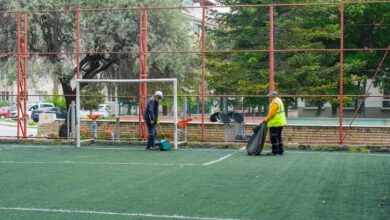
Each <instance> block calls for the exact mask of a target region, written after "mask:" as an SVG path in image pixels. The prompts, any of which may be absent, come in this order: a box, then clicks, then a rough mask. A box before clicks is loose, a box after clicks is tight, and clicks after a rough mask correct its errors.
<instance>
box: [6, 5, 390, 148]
mask: <svg viewBox="0 0 390 220" xmlns="http://www.w3.org/2000/svg"><path fill="white" fill-rule="evenodd" d="M194 2H195V3H194ZM199 2H203V1H193V2H192V3H191V4H190V6H189V5H188V4H186V5H181V4H179V5H178V4H172V5H168V6H167V5H147V6H145V7H134V8H132V7H123V6H120V7H115V8H104V7H101V6H100V5H96V6H93V7H92V6H91V7H90V8H88V7H84V8H83V7H77V8H75V7H70V8H72V9H68V8H69V7H65V6H64V8H60V9H55V10H53V9H36V8H29V7H26V8H24V9H23V10H20V9H18V8H17V9H15V10H10V9H9V8H4V9H3V11H1V12H0V16H1V20H0V22H1V23H2V25H1V27H0V45H1V46H0V62H1V65H2V68H1V70H0V71H1V81H0V85H1V87H0V88H1V91H0V92H1V93H0V104H1V106H3V107H2V108H1V110H0V117H1V119H0V122H1V123H0V136H1V137H0V138H1V139H3V138H4V139H6V138H19V139H20V138H23V139H25V138H61V137H63V138H67V137H66V135H67V133H66V132H64V131H63V132H62V133H63V134H60V133H61V131H60V130H61V128H60V127H61V126H60V125H61V124H62V123H65V124H66V123H67V122H66V121H67V120H68V116H65V115H67V114H68V113H67V112H68V110H69V105H70V103H71V102H72V101H75V97H76V96H75V95H76V89H75V80H76V79H77V78H80V79H81V78H83V79H91V78H100V79H109V78H110V79H143V78H177V79H178V81H179V97H180V99H179V112H180V114H181V116H182V119H183V120H184V121H188V124H187V123H183V124H182V125H184V124H185V126H183V127H182V129H183V133H185V136H186V138H188V140H189V141H203V142H208V141H225V142H232V141H233V142H234V141H245V140H246V139H247V137H248V135H251V128H252V127H253V126H255V125H256V124H258V123H260V122H261V121H262V119H263V118H264V117H265V116H266V115H267V113H268V108H269V107H268V106H269V98H268V97H266V94H267V93H268V91H269V90H277V91H278V92H279V94H280V97H281V98H282V100H283V102H284V105H285V107H286V108H285V109H286V115H287V124H288V125H287V127H286V129H285V136H286V138H285V139H286V141H287V142H291V143H298V144H311V143H327V144H329V143H331V144H342V143H346V144H348V143H354V144H355V143H356V144H359V143H360V144H382V143H386V142H388V141H389V139H388V137H387V136H388V127H389V124H390V122H389V119H388V118H389V116H390V96H389V95H390V76H389V74H390V73H389V68H390V67H389V65H390V63H389V59H388V54H387V53H388V49H389V46H390V45H389V42H390V35H389V34H388V33H389V27H390V15H389V13H388V12H389V11H390V3H389V2H386V1H370V2H359V3H323V4H256V5H255V4H253V5H243V4H242V5H224V4H222V3H223V1H217V2H220V3H219V4H217V3H216V2H213V1H210V2H209V1H206V3H207V4H205V5H202V4H201V3H199ZM187 3H188V2H187ZM31 7H32V6H31ZM42 7H43V6H42ZM98 7H101V8H98ZM26 42H27V44H26ZM85 88H86V89H89V90H88V95H85V96H84V100H93V99H92V98H91V99H90V98H89V97H93V96H97V97H100V100H99V101H98V102H99V103H94V104H96V106H95V107H94V109H95V110H94V111H98V110H99V109H100V110H102V111H103V109H105V110H107V111H109V108H111V111H115V110H112V109H115V108H113V106H114V104H115V97H114V95H115V91H114V87H112V86H111V87H110V86H103V87H102V88H92V86H91V87H89V86H88V85H86V86H85ZM155 90H162V91H164V93H165V94H166V95H167V97H169V96H171V95H172V90H171V89H170V88H169V87H166V86H164V85H162V86H155V85H149V84H148V85H147V89H145V88H144V89H142V88H141V87H134V86H133V87H131V88H120V89H119V91H120V93H122V94H119V97H127V98H126V99H123V100H122V101H123V102H122V101H121V102H119V103H117V104H119V106H121V107H120V108H119V109H120V113H119V115H121V117H122V119H123V120H129V121H134V123H135V125H137V123H139V121H137V120H139V118H137V117H131V115H134V114H139V112H140V109H142V106H143V105H144V104H145V101H144V100H145V99H146V98H147V97H149V96H150V95H151V94H152V93H153V91H155ZM96 94H99V95H96ZM81 95H83V94H81ZM82 97H83V96H82ZM129 97H132V98H129ZM45 104H46V106H45ZM32 106H35V107H32ZM126 106H127V107H126ZM52 107H59V108H58V109H54V110H55V111H59V113H58V114H57V113H53V112H50V113H52V114H54V115H56V116H55V117H54V118H60V120H57V121H56V122H53V120H54V119H53V118H47V117H46V118H45V119H44V120H45V123H43V122H42V121H41V122H39V120H38V121H37V120H34V118H33V117H38V119H39V116H36V115H34V116H33V110H37V109H39V110H40V111H41V112H39V114H40V113H44V115H45V113H49V111H51V110H53V109H51V110H48V108H52ZM140 107H141V108H140ZM34 108H35V109H34ZM41 108H43V109H41ZM45 108H47V109H46V110H45ZM171 108H172V106H171V105H170V102H169V101H165V102H163V107H162V109H161V111H162V115H163V117H165V122H166V123H167V125H166V126H167V129H169V126H168V124H169V123H171V122H169V116H171V115H172V109H171ZM54 110H53V111H54ZM122 110H123V111H122ZM91 111H92V109H91ZM3 112H4V114H3ZM35 113H37V112H35ZM133 113H134V114H133ZM39 114H37V115H39ZM61 114H62V115H61ZM108 114H110V115H111V116H112V114H113V112H109V113H108ZM46 115H47V114H46ZM41 117H42V118H43V116H41ZM126 118H127V119H126ZM105 120H113V121H115V120H116V119H115V117H114V118H112V117H108V118H106V119H105ZM49 122H50V123H56V124H55V125H53V126H49V124H50V123H49ZM86 126H89V125H86ZM374 128H378V129H379V130H380V129H384V130H381V131H378V130H372V131H371V130H370V131H368V130H367V129H374ZM134 129H135V130H134V132H133V133H132V134H131V135H133V136H134V137H139V128H136V126H135V127H134ZM137 129H138V131H137V132H138V133H137V132H136V130H137ZM364 129H366V130H364ZM386 129H387V130H386ZM184 130H185V131H184ZM49 131H50V132H49ZM45 132H46V133H45ZM370 132H372V133H377V134H378V135H376V136H375V137H370V138H365V137H367V136H365V135H363V134H364V133H367V134H368V135H370V134H371V133H370ZM130 133H131V132H130ZM136 133H137V135H136ZM382 133H383V134H382ZM386 135H387V136H386ZM133 136H132V137H133Z"/></svg>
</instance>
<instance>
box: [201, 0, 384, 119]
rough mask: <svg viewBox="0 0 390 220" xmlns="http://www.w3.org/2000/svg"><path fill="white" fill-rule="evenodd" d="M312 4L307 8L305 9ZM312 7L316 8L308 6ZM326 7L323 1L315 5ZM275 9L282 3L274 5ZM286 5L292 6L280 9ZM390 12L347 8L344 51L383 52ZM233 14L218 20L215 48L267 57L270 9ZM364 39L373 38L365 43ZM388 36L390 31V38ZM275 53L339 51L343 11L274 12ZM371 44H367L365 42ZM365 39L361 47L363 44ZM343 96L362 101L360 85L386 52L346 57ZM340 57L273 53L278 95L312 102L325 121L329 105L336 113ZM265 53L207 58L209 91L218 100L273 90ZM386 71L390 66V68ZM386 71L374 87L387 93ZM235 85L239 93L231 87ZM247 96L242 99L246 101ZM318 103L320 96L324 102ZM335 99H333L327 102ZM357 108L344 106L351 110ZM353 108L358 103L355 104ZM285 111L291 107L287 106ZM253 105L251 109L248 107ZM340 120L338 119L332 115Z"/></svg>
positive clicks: (242, 0)
mask: <svg viewBox="0 0 390 220" xmlns="http://www.w3.org/2000/svg"><path fill="white" fill-rule="evenodd" d="M219 2H220V3H222V4H242V5H246V4H267V3H271V1H263V0H238V1H237V0H235V1H231V0H219ZM307 2H309V1H307ZM310 2H311V3H313V1H310ZM317 2H324V1H317ZM272 3H278V2H276V1H272ZM282 3H295V2H294V1H283V2H282ZM389 7H390V5H389V4H356V5H353V4H352V5H347V6H346V8H345V31H344V32H345V37H344V38H345V47H346V48H363V47H367V48H386V47H388V45H386V44H388V43H389V42H390V41H389V35H388V34H386V30H388V29H386V27H387V26H386V24H388V23H389V21H388V19H390V16H389ZM230 9H231V10H230V11H229V12H227V13H226V12H225V13H218V12H214V15H213V16H215V17H217V18H218V21H219V23H218V27H217V28H215V29H214V30H212V31H210V32H211V34H212V36H213V37H214V38H215V48H217V49H220V48H222V49H227V50H251V49H252V50H254V49H268V48H269V45H268V42H269V37H268V35H269V7H261V6H258V7H232V8H230ZM364 26H367V27H365V28H361V27H364ZM367 33H370V34H369V35H368V36H367ZM387 33H388V31H387ZM274 35H275V41H274V42H275V48H276V49H290V50H294V49H305V48H308V49H310V48H314V49H318V50H321V49H338V48H339V46H340V43H339V42H340V8H339V5H310V6H297V7H291V6H290V7H287V6H275V7H274ZM367 37H368V39H367ZM363 39H364V40H363ZM344 56H345V59H344V78H343V80H344V82H343V87H344V94H347V95H360V94H363V93H364V91H362V89H361V84H363V83H364V82H365V80H366V79H368V78H370V77H372V72H373V71H374V69H375V67H376V66H377V65H378V63H379V61H380V58H381V56H383V52H371V53H367V52H354V53H351V52H350V53H345V55H344ZM339 61H340V56H339V52H338V51H337V50H336V51H335V52H330V51H326V52H286V53H278V52H275V88H276V89H277V90H278V91H279V92H280V93H282V94H291V95H308V96H306V97H305V100H306V101H307V102H310V103H312V104H314V105H315V106H317V109H318V110H317V115H320V114H321V109H322V106H323V105H324V103H326V102H330V103H331V104H332V106H333V109H336V108H337V107H338V105H339V101H338V97H337V95H338V94H339V90H340V85H339V68H340V64H339ZM268 62H269V57H268V53H263V54H261V53H257V52H246V53H240V54H237V53H235V54H233V55H230V54H229V55H226V54H217V55H213V56H210V60H209V62H208V65H209V67H210V72H211V74H212V76H210V77H208V79H209V86H210V89H213V90H214V91H216V93H218V94H237V93H238V94H247V95H250V94H266V92H267V90H268V72H269V69H268V66H269V65H268ZM387 64H388V62H387ZM387 67H388V65H387ZM388 69H389V68H387V69H386V68H383V69H382V71H381V72H380V75H379V77H378V78H376V79H375V82H376V84H377V85H381V86H386V85H388V83H386V79H387V80H388V79H389V73H388ZM233 84H234V85H235V86H233ZM243 91H245V93H241V92H243ZM313 95H323V96H322V97H321V98H318V97H313ZM329 95H333V96H329ZM353 101H354V100H353V99H352V98H350V97H346V98H344V100H343V102H344V103H345V104H347V105H349V104H351V103H352V102H353ZM355 101H356V100H355ZM288 103H294V100H292V99H287V104H288ZM247 104H249V105H252V104H254V103H253V102H252V103H251V102H249V103H247ZM334 113H336V112H334Z"/></svg>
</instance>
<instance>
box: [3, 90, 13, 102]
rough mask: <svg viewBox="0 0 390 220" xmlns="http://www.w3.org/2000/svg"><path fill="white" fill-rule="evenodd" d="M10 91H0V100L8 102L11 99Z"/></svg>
mask: <svg viewBox="0 0 390 220" xmlns="http://www.w3.org/2000/svg"><path fill="white" fill-rule="evenodd" d="M10 96H11V92H8V91H1V92H0V101H3V102H8V101H11V97H10Z"/></svg>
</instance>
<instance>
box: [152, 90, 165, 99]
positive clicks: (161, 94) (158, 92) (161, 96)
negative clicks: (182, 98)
mask: <svg viewBox="0 0 390 220" xmlns="http://www.w3.org/2000/svg"><path fill="white" fill-rule="evenodd" d="M154 95H155V96H156V95H158V96H160V98H162V99H163V98H164V95H163V93H162V92H161V91H157V92H156V93H154Z"/></svg>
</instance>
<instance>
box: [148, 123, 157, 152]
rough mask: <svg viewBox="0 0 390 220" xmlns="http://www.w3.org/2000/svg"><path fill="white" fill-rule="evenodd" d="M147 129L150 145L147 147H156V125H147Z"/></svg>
mask: <svg viewBox="0 0 390 220" xmlns="http://www.w3.org/2000/svg"><path fill="white" fill-rule="evenodd" d="M146 127H147V128H148V133H149V136H148V143H147V144H146V146H147V147H154V141H155V140H156V135H157V133H156V124H151V123H146Z"/></svg>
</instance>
